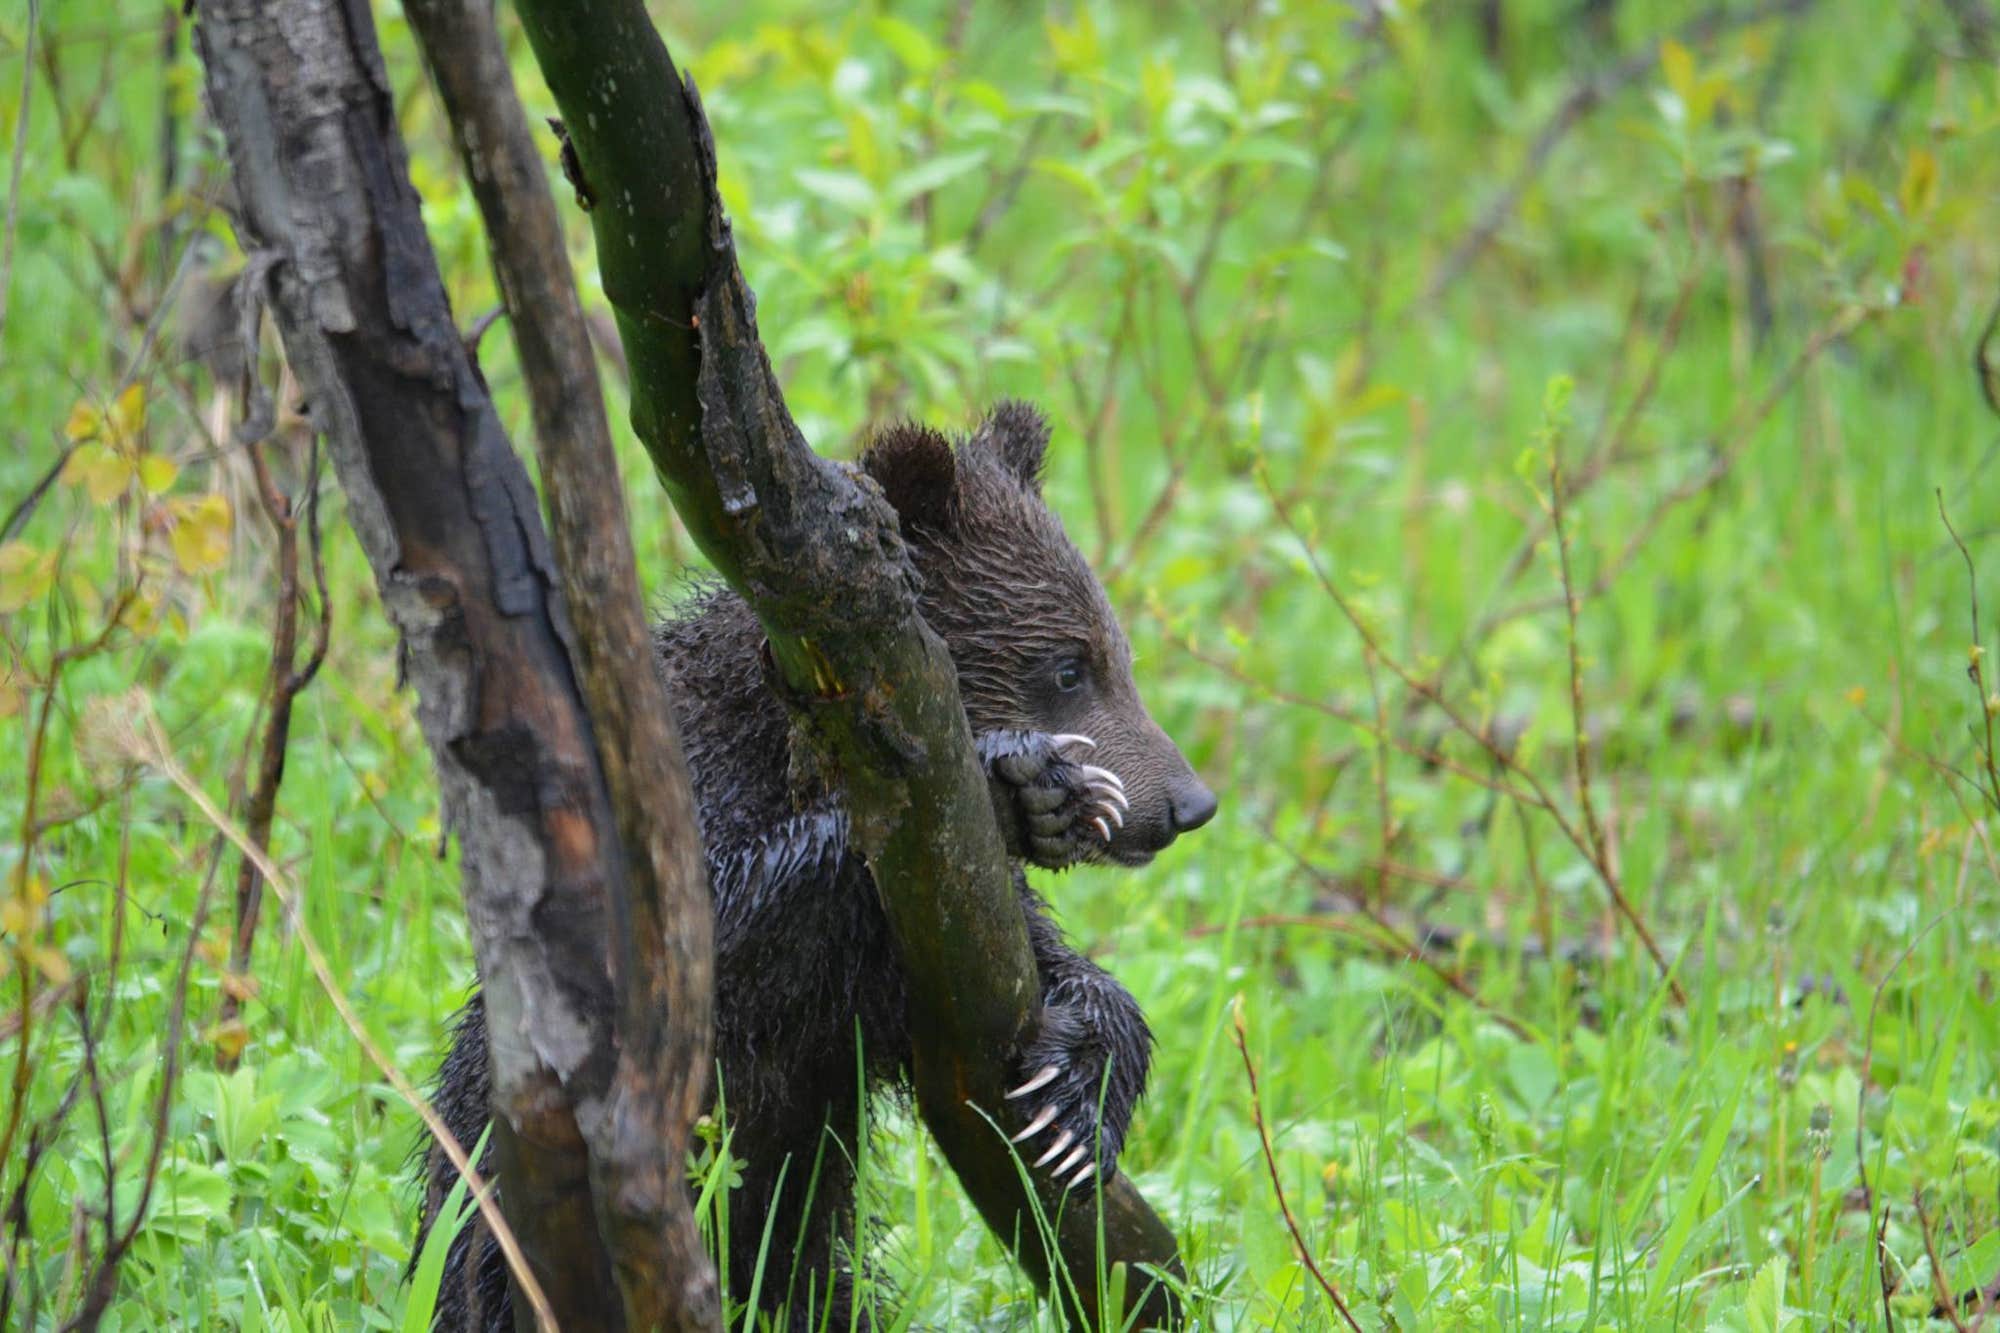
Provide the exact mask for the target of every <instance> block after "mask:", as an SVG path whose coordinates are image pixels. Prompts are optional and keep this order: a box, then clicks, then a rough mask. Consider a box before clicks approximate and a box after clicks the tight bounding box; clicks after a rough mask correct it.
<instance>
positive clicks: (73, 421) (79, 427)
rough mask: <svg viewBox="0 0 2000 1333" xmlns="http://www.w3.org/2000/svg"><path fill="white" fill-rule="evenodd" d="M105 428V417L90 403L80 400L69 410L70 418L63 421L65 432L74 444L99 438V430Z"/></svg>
mask: <svg viewBox="0 0 2000 1333" xmlns="http://www.w3.org/2000/svg"><path fill="white" fill-rule="evenodd" d="M103 428H104V417H103V414H102V413H100V412H99V411H98V410H97V409H96V408H94V407H92V406H91V405H90V404H89V403H86V402H83V401H82V400H80V399H79V400H78V402H77V405H76V406H75V407H72V408H71V409H70V410H69V420H68V421H66V422H64V423H63V434H64V436H66V437H67V438H68V439H69V440H70V442H71V443H73V444H82V443H83V442H84V441H85V440H94V439H96V438H97V432H98V431H100V430H102V429H103Z"/></svg>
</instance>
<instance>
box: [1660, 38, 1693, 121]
mask: <svg viewBox="0 0 2000 1333" xmlns="http://www.w3.org/2000/svg"><path fill="white" fill-rule="evenodd" d="M1660 72H1661V73H1662V74H1664V75H1666V78H1667V87H1669V88H1671V89H1673V90H1674V96H1676V97H1678V98H1680V99H1681V105H1683V106H1686V105H1688V104H1689V103H1691V102H1693V100H1694V55H1693V54H1692V53H1691V52H1690V51H1689V50H1688V49H1687V48H1686V47H1685V46H1682V45H1681V44H1680V43H1679V42H1677V41H1675V40H1674V39H1673V38H1671V37H1669V38H1667V40H1665V41H1664V42H1661V43H1660Z"/></svg>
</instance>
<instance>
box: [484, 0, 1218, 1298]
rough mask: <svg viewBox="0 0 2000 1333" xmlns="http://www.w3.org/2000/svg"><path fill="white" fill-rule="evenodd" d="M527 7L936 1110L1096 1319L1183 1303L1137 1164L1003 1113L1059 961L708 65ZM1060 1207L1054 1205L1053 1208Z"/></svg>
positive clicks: (732, 579)
mask: <svg viewBox="0 0 2000 1333" xmlns="http://www.w3.org/2000/svg"><path fill="white" fill-rule="evenodd" d="M516 7H517V9H518V10H519V12H520V14H521V19H522V22H523V25H524V26H525V27H526V28H527V31H528V38H529V42H530V44H531V45H532V46H533V47H534V50H535V54H536V57H537V59H538V60H539V61H540V63H541V67H542V73H543V75H544V76H545V77H546V79H547V81H548V85H549V89H550V91H551V92H552V93H553V94H554V95H555V98H556V101H557V103H558V105H559V106H560V107H561V109H562V112H563V116H564V119H565V120H566V122H567V125H568V130H569V133H570V135H571V136H573V146H574V149H575V154H576V163H577V166H578V169H579V171H580V173H581V177H582V179H581V181H580V182H578V186H579V193H580V194H581V195H584V196H586V197H588V198H590V199H593V200H594V201H595V206H594V208H593V209H592V212H591V219H592V223H593V226H594V229H595V231H596V236H597V247H598V263H599V268H600V270H601V271H602V274H603V278H604V289H605V293H606V295H607V296H608V297H609V298H610V300H611V303H612V305H613V307H614V309H615V311H616V313H617V316H618V323H619V329H620V331H621V333H622V334H623V336H624V342H625V350H626V354H627V356H628V358H629V360H630V363H631V373H632V422H633V426H634V428H635V429H636V431H637V433H638V435H639V438H640V439H641V440H642V441H643V442H644V443H645V445H646V447H647V449H648V451H649V452H650V453H651V454H652V457H653V461H654V465H655V466H656V468H657V469H658V471H659V475H660V479H661V481H662V482H663V483H664V484H665V486H666V488H667V491H668V493H669V494H670V495H671V496H672V498H673V501H674V505H675V508H676V509H678V510H679V512H680V516H681V519H682V521H683V522H684V523H685V524H686V525H687V528H688V530H689V532H690V533H691V534H692V535H693V537H694V539H695V541H696V542H697V543H698V544H699V545H700V546H701V548H702V550H703V551H704V552H706V553H707V555H708V557H709V558H710V559H711V560H712V561H713V562H714V563H715V566H716V568H717V569H718V570H720V571H721V573H722V574H723V576H724V577H725V578H726V579H727V580H728V581H729V583H730V584H731V586H733V587H734V588H735V589H736V590H737V591H738V592H740V593H741V594H742V595H743V596H744V597H745V598H746V599H747V600H748V601H749V603H750V605H751V607H752V608H753V609H754V610H755V611H756V613H757V617H758V620H759V621H760V622H761V624H762V625H763V628H764V630H765V633H766V636H767V640H768V643H769V648H770V655H771V659H772V661H773V663H774V665H775V667H776V674H777V676H778V677H779V679H780V680H781V681H782V682H783V684H784V686H785V687H786V689H787V692H788V694H789V696H790V697H789V702H790V704H791V706H792V708H793V709H794V712H795V713H796V714H797V715H798V716H799V717H800V718H801V719H803V721H804V722H805V723H806V730H807V732H808V734H810V735H812V736H813V737H814V739H815V742H816V744H817V745H818V746H819V748H820V749H821V751H822V752H823V754H824V755H825V756H826V757H827V758H828V759H829V760H830V761H831V762H832V764H833V766H834V767H835V769H836V770H837V771H838V772H840V774H841V775H842V779H843V782H844V790H845V796H846V800H847V805H848V812H849V816H850V819H851V821H852V827H853V832H854V838H855V842H856V843H857V845H858V846H859V847H860V849H861V851H862V853H863V855H864V856H865V857H866V858H867V861H868V864H869V867H870V870H871V871H872V873H873V876H874V879H875V883H876V885H877V887H878V889H879V891H880V893H881V896H882V901H883V906H884V909H885V911H886V912H887V915H888V918H889V924H890V927H891V930H892V932H893V934H894V936H895V939H896V943H897V948H898V951H899V953H900V954H901V957H902V962H903V966H904V970H905V972H906V974H907V977H908V983H909V996H910V1000H909V1003H910V1015H909V1017H910V1028H911V1037H912V1043H913V1047H914V1063H915V1067H914V1069H913V1071H912V1072H913V1075H914V1079H915V1083H916V1091H917V1101H918V1106H919V1109H920V1110H921V1111H922V1113H923V1116H924V1120H925V1123H926V1124H927V1125H928V1126H929V1127H930V1129H931V1132H932V1133H933V1135H935V1136H936V1138H937V1141H938V1143H939V1145H940V1146H941V1147H942V1148H943V1150H944V1152H945V1156H946V1157H947V1159H948V1160H949V1161H950V1162H951V1164H952V1167H953V1169H954V1170H955V1171H956V1172H957V1173H958V1175H959V1178H960V1180H961V1181H962V1182H963V1183H964V1185H965V1187H966V1189H967V1191H968V1192H969V1193H970V1194H971V1196H972V1199H973V1201H974V1203H975V1204H976V1205H977V1206H978V1208H979V1210H980V1213H981V1215H982V1216H983V1217H984V1218H985V1219H986V1222H987V1224H988V1225H989V1226H990V1227H992V1228H993V1230H994V1231H995V1233H996V1234H997V1235H998V1236H999V1237H1000V1239H1001V1241H1002V1242H1003V1243H1004V1244H1008V1245H1009V1246H1011V1247H1012V1248H1014V1249H1015V1251H1016V1253H1017V1254H1018V1255H1019V1257H1020V1259H1021V1261H1022V1263H1023V1264H1024V1266H1025V1267H1026V1268H1027V1269H1028V1271H1029V1273H1030V1274H1031V1275H1032V1276H1033V1277H1034V1279H1035V1280H1036V1282H1037V1284H1038V1285H1039V1286H1041V1287H1043V1288H1044V1289H1045V1290H1047V1289H1050V1288H1053V1289H1054V1291H1055V1293H1056V1294H1057V1295H1058V1297H1059V1299H1061V1300H1062V1301H1063V1302H1064V1304H1065V1305H1066V1306H1067V1307H1068V1308H1069V1309H1070V1310H1071V1311H1072V1312H1073V1313H1075V1314H1077V1315H1079V1316H1081V1317H1082V1318H1083V1319H1084V1320H1085V1321H1086V1322H1087V1323H1088V1324H1089V1326H1091V1327H1118V1326H1120V1325H1121V1324H1122V1323H1123V1322H1124V1320H1125V1318H1126V1317H1127V1315H1128V1314H1134V1313H1136V1314H1137V1315H1138V1316H1139V1317H1140V1318H1141V1319H1142V1320H1143V1321H1145V1322H1149V1323H1159V1322H1163V1321H1167V1320H1171V1319H1172V1318H1173V1317H1174V1314H1175V1311H1174V1303H1173V1301H1172V1299H1171V1296H1170V1295H1169V1293H1168V1290H1167V1288H1166V1287H1165V1286H1164V1285H1162V1284H1160V1283H1159V1282H1157V1281H1155V1280H1151V1279H1148V1278H1145V1277H1142V1276H1141V1275H1139V1274H1137V1273H1133V1272H1131V1271H1130V1270H1131V1268H1132V1267H1133V1266H1135V1265H1137V1264H1142V1263H1143V1264H1150V1265H1154V1266H1157V1267H1159V1268H1161V1269H1165V1270H1168V1271H1178V1269H1179V1259H1178V1256H1177V1254H1176V1251H1175V1246H1174V1239H1173V1236H1172V1233H1171V1232H1169V1231H1168V1230H1167V1228H1166V1227H1165V1225H1164V1224H1163V1223H1162V1222H1161V1221H1160V1219H1159V1218H1158V1217H1157V1216H1156V1215H1155V1214H1154V1213H1153V1211H1152V1210H1151V1209H1150V1208H1149V1207H1147V1205H1146V1203H1145V1201H1144V1200H1143V1199H1142V1198H1141V1197H1140V1196H1139V1193H1138V1191H1137V1190H1136V1189H1134V1188H1133V1186H1132V1184H1131V1182H1130V1180H1129V1179H1128V1178H1127V1177H1125V1176H1122V1175H1121V1176H1119V1177H1117V1178H1116V1179H1115V1180H1114V1181H1113V1182H1112V1183H1111V1184H1110V1185H1109V1186H1106V1187H1105V1188H1103V1190H1102V1191H1101V1193H1100V1194H1098V1195H1097V1196H1094V1197H1093V1196H1089V1195H1083V1196H1081V1197H1071V1198H1067V1199H1065V1198H1063V1197H1062V1195H1061V1191H1060V1189H1059V1187H1055V1186H1053V1185H1050V1184H1049V1183H1047V1182H1040V1183H1035V1184H1031V1183H1030V1182H1029V1181H1028V1180H1027V1179H1026V1178H1025V1177H1024V1174H1023V1172H1022V1171H1021V1169H1020V1165H1019V1163H1018V1161H1017V1160H1016V1159H1015V1157H1014V1155H1013V1154H1012V1152H1011V1151H1010V1150H1009V1147H1008V1144H1007V1142H1006V1140H1005V1138H1004V1136H1003V1135H1002V1134H1001V1133H999V1132H998V1131H997V1130H996V1128H995V1123H996V1121H997V1120H998V1118H999V1116H1000V1113H1001V1108H1002V1106H1003V1090H1004V1088H1005V1086H1006V1078H1007V1075H1008V1073H1009V1072H1011V1071H1010V1070H1009V1067H1008V1064H1009V1058H1010V1056H1011V1053H1012V1052H1013V1051H1015V1050H1016V1049H1018V1045H1019V1042H1020V1039H1021V1037H1022V1036H1023V1034H1024V1033H1026V1032H1028V1031H1029V1030H1030V1029H1031V1025H1032V1024H1033V1022H1034V1021H1035V1008H1036V1005H1037V1003H1038V997H1039V994H1040V986H1039V984H1038V981H1037V977H1036V971H1035V964H1034V958H1033V955H1032V953H1031V952H1030V949H1029V945H1028V937H1027V926H1026V922H1025V920H1024V919H1023V917H1022V914H1021V909H1020V906H1019V902H1018V900H1017V898H1016V897H1015V893H1014V889H1013V886H1012V882H1011V877H1010V874H1009V871H1008V869H1007V864H1006V859H1005V854H1004V851H1003V849H1002V845H1001V840H1000V835H999V831H998V829H997V828H996V826H995V824H994V820H993V813H992V807H991V804H990V801H989V798H988V795H987V789H986V783H985V780H984V778H983V776H982V774H981V772H980V769H979V766H978V763H977V761H976V759H975V758H974V754H973V748H972V737H971V733H970V730H969V728H968V725H967V722H966V718H965V712H964V709H963V707H962V706H961V704H960V702H959V697H958V680H957V674H956V671H955V669H954V668H953V665H952V662H951V658H950V656H949V655H948V654H947V652H946V650H945V647H944V644H943V642H942V641H941V640H940V639H939V638H938V637H937V635H935V634H934V633H932V632H931V631H930V629H929V628H928V627H927V626H926V625H925V624H924V621H923V619H922V617H921V616H920V615H919V613H918V610H917V604H916V598H915V591H914V579H913V576H912V574H911V572H910V567H909V564H908V562H907V560H906V559H905V556H904V553H903V550H902V545H901V542H900V540H899V538H898V536H897V529H896V520H895V516H894V515H893V513H892V512H891V511H890V509H889V507H888V505H887V504H886V503H885V502H884V501H883V499H882V497H881V496H880V494H879V493H876V492H873V491H872V489H871V488H865V487H863V486H862V485H860V484H858V482H857V480H856V478H855V475H854V474H853V473H852V472H851V471H849V470H847V469H844V468H841V467H839V466H837V465H835V464H833V463H831V462H829V461H827V460H825V459H823V458H821V457H819V456H818V455H817V454H815V453H813V451H812V450H811V449H810V448H809V447H808V446H807V444H806V442H805V440H804V439H803V437H802V436H801V435H800V433H799V430H798V428H797V426H796V425H794V424H793V422H792V419H791V416H790V414H789V413H788V412H787V411H786V409H785V403H784V396H783V394H782V392H781V391H780V389H779V386H778V383H777V380H776V377H775V376H774V375H773V374H772V372H771V366H770V361H769V359H768V358H767V357H766V355H765V353H764V349H763V346H762V344H761V343H760V342H759V341H758V336H757V326H756V320H755V317H754V313H753V303H752V300H751V296H750V292H749V289H748V287H747V286H746V285H745V283H744V281H743V275H742V273H741V272H740V271H739V269H738V267H737V264H736V256H735V248H734V245H733V243H732V241H731V239H730V234H729V228H728V224H727V222H726V221H725V220H724V218H723V211H722V203H721V200H720V197H719V196H718V194H717V193H716V188H715V145H714V141H713V139H712V138H711V137H710V134H709V128H708V124H707V121H706V119H705V118H704V116H703V114H702V109H701V104H700V100H699V98H698V97H697V96H696V95H695V92H694V88H693V85H692V84H687V85H683V83H682V81H681V79H680V76H679V74H678V73H677V72H676V70H675V69H674V66H673V62H672V59H671V57H670V56H669V55H668V52H667V49H666V47H665V45H664V44H663V43H662V42H661V41H660V38H659V35H658V33H657V32H656V31H655V30H654V28H653V25H652V21H651V19H650V18H648V17H647V14H646V10H645V6H644V4H643V3H642V2H641V0H595V2H594V3H591V4H575V3H571V0H517V6H516ZM1038 1213H1039V1214H1040V1215H1041V1216H1042V1217H1046V1218H1050V1219H1055V1221H1054V1222H1053V1224H1052V1227H1051V1230H1052V1232H1053V1234H1045V1233H1044V1232H1043V1231H1042V1229H1041V1226H1040V1224H1039V1223H1038V1221H1037V1214H1038ZM1051 1251H1053V1253H1051ZM1100 1257H1101V1258H1102V1260H1103V1266H1102V1267H1101V1266H1100V1263H1099V1260H1100ZM1103 1267H1108V1268H1109V1269H1110V1270H1111V1273H1110V1275H1109V1277H1110V1280H1109V1282H1108V1283H1107V1282H1105V1281H1102V1280H1101V1279H1103V1278H1104V1277H1105V1276H1106V1274H1105V1273H1104V1272H1103ZM1121 1281H1122V1282H1124V1283H1126V1284H1127V1285H1128V1287H1129V1293H1130V1294H1129V1295H1126V1294H1121V1293H1119V1292H1118V1286H1119V1284H1120V1282H1121Z"/></svg>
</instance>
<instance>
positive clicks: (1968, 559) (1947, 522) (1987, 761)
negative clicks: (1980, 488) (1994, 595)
mask: <svg viewBox="0 0 2000 1333" xmlns="http://www.w3.org/2000/svg"><path fill="white" fill-rule="evenodd" d="M1937 507H1938V517H1939V518H1940V519H1942V520H1943V521H1944V530H1945V531H1946V532H1948V533H1950V534H1951V541H1952V545H1954V546H1956V547H1957V548H1958V553H1959V555H1960V556H1961V557H1963V558H1964V560H1965V596H1966V602H1967V604H1968V607H1969V609H1970V612H1971V615H1972V646H1971V648H1970V650H1969V651H1968V652H1967V653H1966V657H1967V659H1968V660H1967V665H1966V668H1965V674H1966V676H1967V678H1968V679H1970V680H1971V681H1972V692H1973V695H1974V697H1975V698H1976V699H1977V701H1978V704H1979V718H1980V722H1981V723H1982V725H1983V726H1984V727H1985V734H1984V736H1983V738H1982V741H1981V744H1980V747H1979V748H1980V761H1981V764H1982V765H1983V768H1984V775H1985V779H1986V783H1985V792H1984V794H1985V796H1986V799H1987V801H1988V803H1989V804H1991V805H1992V806H1993V808H1994V809H1995V810H2000V759H1996V757H1995V754H1994V741H1993V715H1994V713H1996V712H2000V696H1995V695H1993V694H1990V693H1989V692H1988V691H1987V688H1986V668H1985V665H1984V659H1985V657H1986V641H1985V640H1984V639H1982V638H1981V637H1980V636H1979V570H1978V568H1977V567H1976V566H1975V565H1974V564H1973V562H1972V552H1971V551H1969V550H1967V549H1966V546H1965V539H1964V538H1963V537H1960V536H1959V535H1958V529H1957V528H1955V527H1953V526H1952V523H1951V515H1950V514H1948V513H1946V512H1945V507H1944V491H1943V490H1939V491H1938V492H1937Z"/></svg>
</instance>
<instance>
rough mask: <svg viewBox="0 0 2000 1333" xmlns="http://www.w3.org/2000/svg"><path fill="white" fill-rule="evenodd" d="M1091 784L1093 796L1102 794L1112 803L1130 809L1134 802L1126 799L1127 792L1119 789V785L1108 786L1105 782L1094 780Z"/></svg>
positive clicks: (1101, 795)
mask: <svg viewBox="0 0 2000 1333" xmlns="http://www.w3.org/2000/svg"><path fill="white" fill-rule="evenodd" d="M1089 786H1090V794H1091V795H1092V796H1100V797H1102V798H1103V799H1104V800H1105V801H1106V802H1108V803H1110V804H1112V805H1117V806H1120V807H1122V808H1124V809H1126V810H1130V809H1131V808H1132V803H1131V802H1130V801H1128V800H1126V799H1125V793H1124V792H1123V791H1121V790H1119V789H1118V788H1117V787H1112V786H1107V785H1106V784H1105V783H1102V782H1093V783H1090V784H1089Z"/></svg>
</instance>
